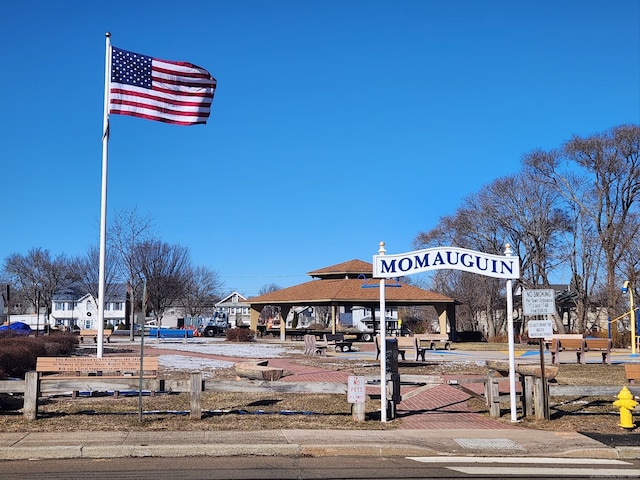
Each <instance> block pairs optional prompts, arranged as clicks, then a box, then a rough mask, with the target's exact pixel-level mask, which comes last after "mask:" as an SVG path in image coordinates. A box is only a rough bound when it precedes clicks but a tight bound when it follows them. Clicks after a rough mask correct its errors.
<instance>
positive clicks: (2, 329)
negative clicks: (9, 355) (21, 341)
mask: <svg viewBox="0 0 640 480" xmlns="http://www.w3.org/2000/svg"><path fill="white" fill-rule="evenodd" d="M9 330H11V333H13V334H14V335H31V327H30V326H29V325H27V324H26V323H22V322H12V323H11V325H2V326H0V334H2V333H7V332H8V331H9Z"/></svg>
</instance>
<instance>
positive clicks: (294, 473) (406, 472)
mask: <svg viewBox="0 0 640 480" xmlns="http://www.w3.org/2000/svg"><path fill="white" fill-rule="evenodd" d="M639 467H640V465H639V464H638V462H635V463H634V462H629V461H620V460H590V459H557V458H555V459H554V458H533V457H529V458H525V457H517V458H503V457H478V458H469V457H414V458H405V457H391V458H389V457H373V458H371V457H323V458H309V457H303V458H284V457H207V458H205V457H200V458H181V459H168V458H160V459H158V458H154V459H151V458H124V459H118V460H115V459H110V460H87V459H77V460H47V461H41V462H32V461H18V462H9V463H7V462H5V463H0V479H2V480H4V479H12V480H13V479H15V478H29V480H39V479H49V480H58V479H60V480H62V479H64V480H73V479H83V480H86V479H87V478H91V479H93V480H102V479H105V480H107V479H108V480H113V479H114V478H116V479H135V480H146V479H149V480H165V479H166V480H169V479H170V480H176V479H185V480H195V479H211V478H215V479H234V480H235V479H300V478H332V479H405V480H406V479H424V478H498V477H499V478H506V477H508V478H514V479H533V478H535V479H545V478H548V479H551V478H553V479H557V478H562V477H567V476H570V477H571V478H574V479H575V478H578V479H586V478H612V477H615V478H639V477H640V468H639Z"/></svg>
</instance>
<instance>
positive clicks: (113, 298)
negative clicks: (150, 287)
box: [49, 284, 128, 329]
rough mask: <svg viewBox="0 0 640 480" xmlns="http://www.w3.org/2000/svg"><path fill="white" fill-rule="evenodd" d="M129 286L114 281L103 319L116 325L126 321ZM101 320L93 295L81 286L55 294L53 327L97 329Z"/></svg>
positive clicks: (52, 312)
mask: <svg viewBox="0 0 640 480" xmlns="http://www.w3.org/2000/svg"><path fill="white" fill-rule="evenodd" d="M127 311H128V309H127V286H126V284H115V285H111V286H110V287H109V293H108V295H107V301H106V303H105V306H104V321H105V323H106V324H108V325H113V326H114V327H115V326H117V325H118V324H120V323H125V320H126V315H127ZM97 321H98V305H97V303H96V302H95V300H94V299H93V297H92V296H91V295H90V294H88V293H86V288H83V287H81V286H80V285H70V286H67V287H65V288H62V289H60V290H58V291H56V293H55V294H54V295H53V299H52V308H51V314H50V315H49V323H50V324H51V325H52V326H53V325H55V326H58V327H60V326H65V327H71V326H73V325H77V326H78V327H80V328H87V329H96V328H98V325H97Z"/></svg>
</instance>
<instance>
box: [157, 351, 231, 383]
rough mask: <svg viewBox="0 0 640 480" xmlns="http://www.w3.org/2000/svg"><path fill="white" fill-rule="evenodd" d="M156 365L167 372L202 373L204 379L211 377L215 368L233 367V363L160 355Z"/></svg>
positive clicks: (184, 356)
mask: <svg viewBox="0 0 640 480" xmlns="http://www.w3.org/2000/svg"><path fill="white" fill-rule="evenodd" d="M158 363H159V364H160V366H162V367H164V368H165V369H167V370H177V371H181V372H188V373H192V372H202V376H203V377H204V378H208V377H211V376H213V371H214V370H215V369H216V368H231V367H233V365H234V363H233V362H225V361H223V360H212V359H209V358H199V357H187V356H186V355H160V357H159V358H158Z"/></svg>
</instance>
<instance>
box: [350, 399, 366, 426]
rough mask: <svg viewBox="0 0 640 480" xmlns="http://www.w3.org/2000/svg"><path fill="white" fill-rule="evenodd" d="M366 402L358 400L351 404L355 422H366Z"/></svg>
mask: <svg viewBox="0 0 640 480" xmlns="http://www.w3.org/2000/svg"><path fill="white" fill-rule="evenodd" d="M365 413H366V409H365V403H364V402H357V403H352V404H351V417H352V420H353V421H354V422H364V420H365Z"/></svg>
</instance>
